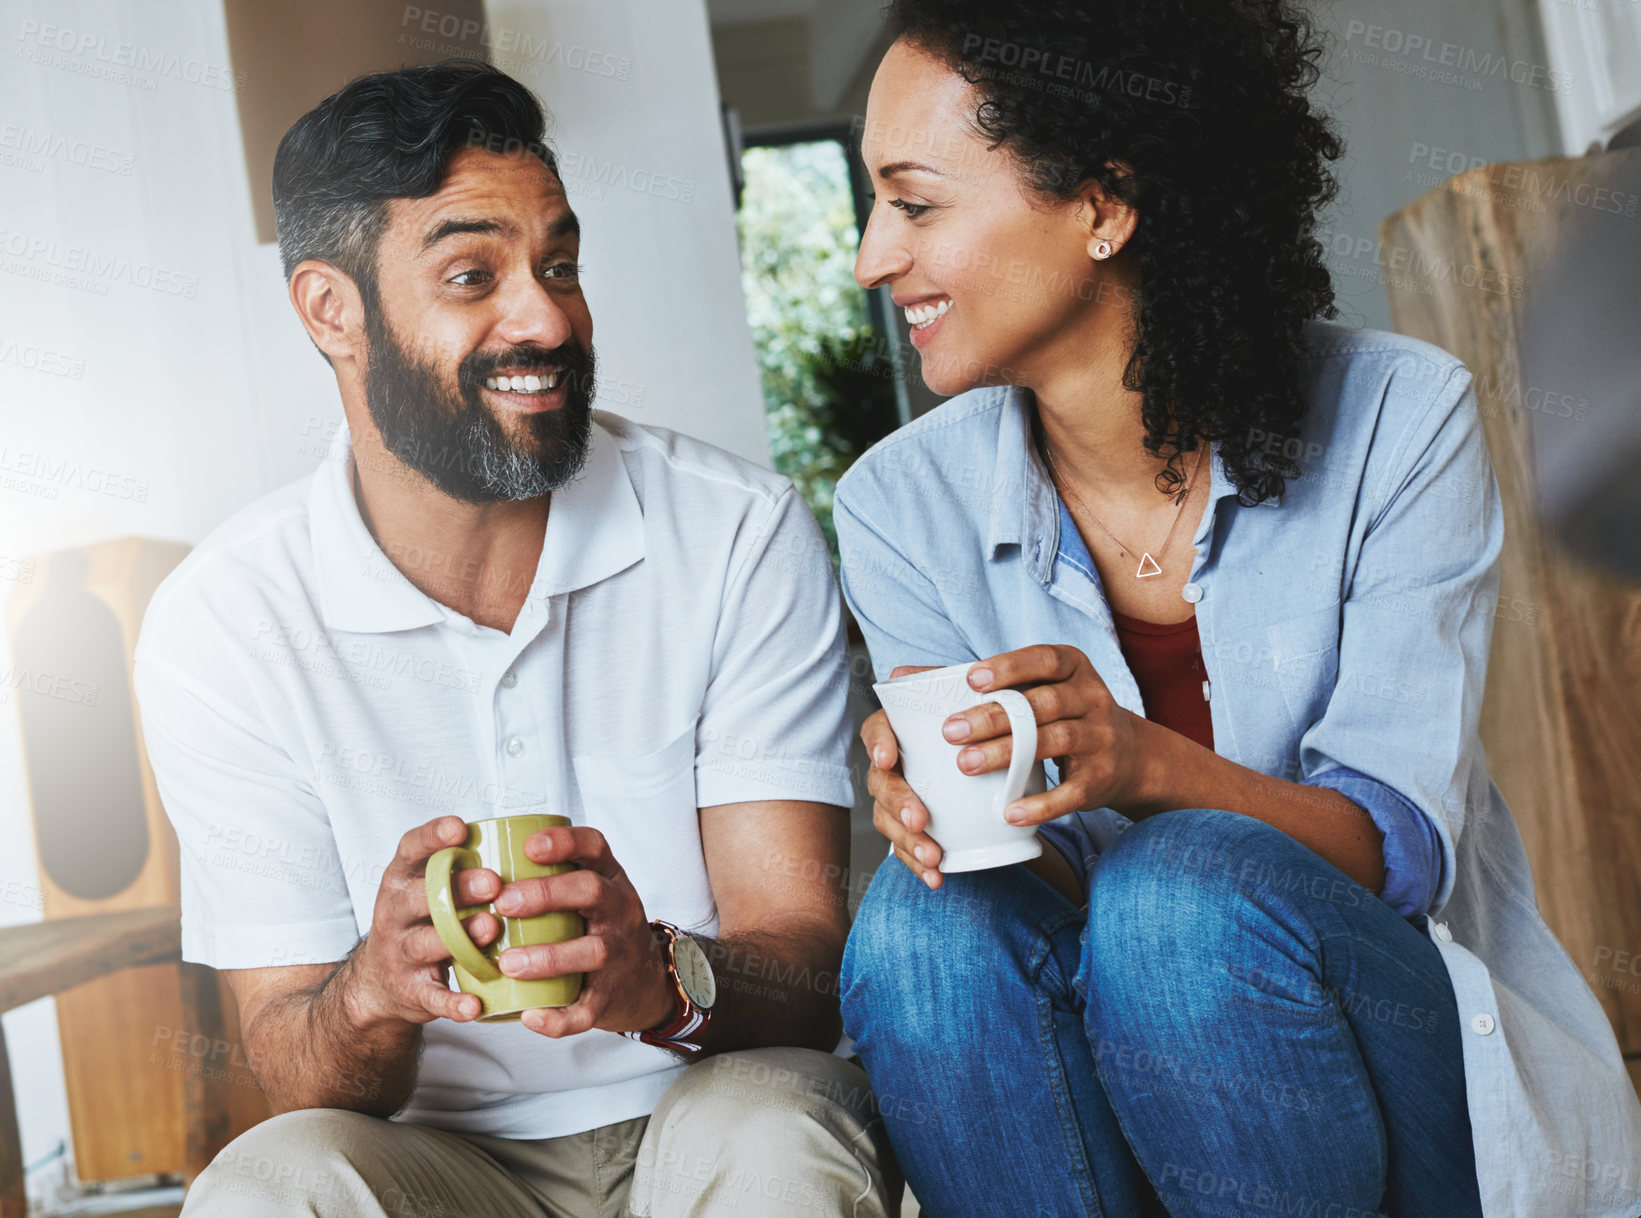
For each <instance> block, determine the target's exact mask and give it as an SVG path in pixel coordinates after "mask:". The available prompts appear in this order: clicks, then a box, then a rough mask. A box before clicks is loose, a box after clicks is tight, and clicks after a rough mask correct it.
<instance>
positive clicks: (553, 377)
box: [484, 372, 564, 393]
mask: <svg viewBox="0 0 1641 1218" xmlns="http://www.w3.org/2000/svg"><path fill="white" fill-rule="evenodd" d="M563 375H564V374H563V373H562V372H549V373H547V375H546V376H492V377H487V378H485V382H484V387H485V388H486V389H492V390H495V391H496V392H498V393H540V392H541V391H542V390H544V389H545V390H547V391H549V392H551V391H552V390H554V389H557V388H558V382H559V378H560V377H561V376H563Z"/></svg>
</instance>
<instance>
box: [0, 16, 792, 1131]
mask: <svg viewBox="0 0 1641 1218" xmlns="http://www.w3.org/2000/svg"><path fill="white" fill-rule="evenodd" d="M491 20H492V25H493V27H494V28H495V29H496V30H497V31H503V30H507V31H511V37H512V40H513V43H514V44H516V45H528V46H531V47H540V48H544V53H543V54H538V55H537V56H536V57H535V58H525V59H523V60H519V59H518V57H517V56H516V55H515V56H514V61H513V62H512V63H509V62H508V60H507V56H505V55H498V57H497V58H498V60H500V61H501V66H503V67H504V68H508V70H512V71H514V72H515V74H516V75H518V76H519V78H520V79H521V80H523V81H524V82H525V83H526V84H528V85H530V86H531V87H532V88H533V89H535V90H536V91H537V92H538V93H539V94H541V95H542V97H543V99H544V101H546V103H547V105H548V106H549V108H550V109H552V110H553V111H554V112H555V116H556V120H557V121H556V123H555V126H554V128H553V132H552V135H553V139H554V142H555V144H556V145H557V147H558V150H559V152H560V154H561V156H562V157H563V158H564V162H565V169H566V173H565V177H566V182H567V186H568V188H569V193H570V198H571V200H572V202H573V204H574V206H575V207H576V210H577V211H578V213H579V214H580V216H581V219H582V224H583V228H584V230H585V234H586V235H585V240H584V258H583V261H584V262H585V264H586V266H587V267H588V271H587V295H588V298H589V300H590V303H591V306H592V310H593V315H594V319H595V330H596V339H597V345H598V351H599V362H600V369H601V378H600V379H601V382H602V383H603V384H604V385H605V386H606V388H607V389H608V390H609V395H608V397H607V398H605V399H604V400H603V401H602V403H601V404H604V405H607V406H608V407H609V408H610V409H613V410H616V411H617V412H618V413H622V414H628V415H630V416H631V417H633V418H636V419H638V420H640V421H645V422H655V423H659V424H661V425H664V426H669V427H674V428H677V429H679V430H681V431H686V432H689V433H691V434H694V435H699V436H701V437H703V438H706V439H708V440H711V441H712V442H714V443H717V444H720V445H722V446H723V447H725V448H728V449H730V450H731V451H733V452H736V453H739V454H741V455H743V456H746V457H748V458H750V459H753V460H756V461H759V462H760V463H764V464H767V463H768V441H767V438H766V434H765V430H764V422H763V405H762V397H761V394H760V391H759V385H758V375H757V368H756V364H755V362H754V358H753V350H752V340H751V335H750V332H749V330H748V328H747V325H746V318H745V312H744V304H743V301H742V297H741V290H740V270H739V257H738V253H737V250H736V244H735V230H734V220H733V214H732V209H731V201H730V195H729V185H728V179H727V170H726V164H725V154H724V151H723V145H722V142H721V139H720V135H719V121H718V94H717V85H716V81H715V79H714V76H713V69H712V56H711V51H710V45H709V41H708V30H707V19H706V13H705V7H704V3H703V0H546V2H543V0H534V2H531V3H524V2H520V3H498V4H495V5H493V6H492V8H491ZM48 27H51V28H48ZM521 35H528V36H529V42H528V43H525V42H524V40H523V38H522V37H521ZM0 55H3V56H4V58H5V68H4V70H3V71H0V602H3V600H4V598H5V597H6V596H7V595H8V594H9V592H10V591H11V590H12V589H13V588H15V587H17V586H18V581H19V579H20V574H19V569H18V567H17V564H16V563H15V562H14V561H12V560H15V559H16V558H18V557H19V556H21V555H26V554H29V553H34V552H37V551H40V550H45V549H51V548H55V547H59V546H65V545H72V544H77V543H82V542H89V541H97V540H103V539H106V538H110V537H118V536H124V535H127V534H142V535H146V536H152V537H161V538H177V539H182V540H185V541H189V542H197V541H198V540H200V538H202V537H203V536H204V535H205V534H206V533H207V532H209V531H210V529H212V528H213V527H214V526H215V525H216V524H217V523H218V522H220V521H221V520H222V519H224V518H225V517H226V516H227V515H228V514H229V513H231V512H232V511H234V510H235V509H236V508H238V507H240V506H242V505H243V504H245V503H247V502H249V501H250V500H252V499H254V498H256V497H257V496H259V495H261V494H263V493H265V492H267V491H269V490H272V489H273V488H274V487H276V486H278V485H280V484H282V483H284V482H286V481H288V480H290V479H292V478H295V477H298V476H300V475H302V474H304V473H306V472H307V471H308V470H309V469H311V468H312V467H313V465H314V464H315V459H316V456H317V454H318V451H319V450H317V449H316V448H315V447H314V435H315V433H316V431H318V430H320V429H322V428H323V426H324V425H325V424H326V423H328V422H329V421H331V420H334V419H339V418H340V415H341V410H340V403H339V400H338V398H337V394H336V389H335V382H334V380H333V379H332V378H331V375H330V373H329V370H328V369H327V368H326V366H325V364H324V363H323V361H322V360H321V359H320V358H319V356H318V354H317V353H316V352H315V351H314V350H313V349H312V347H311V346H309V344H308V342H307V339H306V337H305V336H304V335H303V333H302V331H301V329H300V327H299V326H298V324H297V322H296V320H295V318H294V316H292V314H291V311H290V308H289V305H288V304H287V303H286V300H285V296H284V287H283V283H282V281H281V278H280V275H279V270H278V259H277V257H276V251H275V249H274V247H273V246H272V245H267V246H259V245H257V243H256V239H255V235H254V229H253V225H252V216H251V207H250V201H249V195H248V190H247V186H246V175H245V170H244V161H243V156H242V152H241V147H240V135H239V124H238V118H237V112H236V110H235V101H234V95H233V93H232V92H231V91H230V90H227V89H224V88H221V87H217V86H219V85H221V84H225V83H230V82H231V81H232V76H231V72H232V65H231V63H230V59H229V54H228V44H227V35H226V31H225V26H224V22H223V16H222V11H221V7H220V5H219V4H216V3H212V2H211V0H69V2H65V0H0ZM133 60H135V61H137V62H135V63H133ZM566 64H574V65H578V66H577V67H567V66H565V65H566ZM122 65H123V66H122ZM609 65H616V71H615V72H613V73H611V74H604V73H605V72H606V71H607V69H608V66H609ZM315 100H316V101H317V100H318V99H317V98H316V99H315ZM31 150H32V151H31ZM88 259H94V260H95V262H96V265H95V266H93V267H90V268H89V269H87V268H86V267H84V265H83V264H84V262H85V261H87V260H88ZM74 267H79V268H80V269H79V270H78V271H74V270H73V269H72V268H74ZM39 276H45V277H46V280H47V281H42V280H41V279H40V278H39ZM53 276H58V277H59V278H67V279H71V282H50V281H49V280H50V279H51V278H52V277H53ZM156 281H157V282H156ZM178 289H180V291H179V290H178ZM42 460H44V461H45V462H46V463H47V466H46V467H45V468H44V470H43V472H42V465H41V462H42ZM4 646H5V645H4V642H3V641H0V675H5V674H8V673H9V672H10V671H11V667H12V665H11V660H10V658H9V656H7V655H6V654H5V652H4ZM5 692H6V687H5V686H4V685H3V684H0V698H4V701H3V703H0V840H4V841H5V842H6V843H7V848H6V849H5V850H3V851H0V925H10V924H15V923H21V922H26V921H31V920H33V919H34V918H36V917H38V911H37V909H36V908H35V907H34V906H33V904H32V902H31V901H30V900H29V899H28V898H29V894H30V893H32V892H33V890H34V886H35V885H36V883H37V876H36V873H35V867H34V861H33V860H34V853H33V843H32V833H31V829H30V822H29V816H28V812H27V808H26V806H25V802H24V792H23V789H22V781H21V777H20V762H19V756H18V754H19V731H18V726H17V716H16V710H15V707H16V702H17V699H18V698H20V697H27V696H31V695H30V694H28V693H27V692H26V691H22V692H12V693H11V694H10V696H9V697H5ZM5 1031H6V1035H7V1037H8V1039H9V1041H10V1044H11V1058H12V1065H13V1070H14V1071H15V1078H16V1086H17V1091H18V1099H19V1107H20V1109H21V1112H22V1117H23V1121H22V1132H23V1152H24V1156H25V1160H26V1161H32V1160H34V1159H36V1158H39V1157H41V1156H43V1155H45V1154H46V1153H47V1152H49V1151H50V1150H51V1148H52V1147H53V1146H54V1145H56V1143H57V1141H58V1140H59V1139H60V1138H64V1137H66V1136H67V1128H68V1123H67V1112H66V1107H65V1103H64V1099H63V1091H62V1083H61V1071H60V1067H59V1064H58V1056H57V1045H56V1036H55V1022H54V1019H53V1017H52V1013H51V1010H50V1002H49V1000H48V1001H45V1002H41V1003H36V1004H34V1005H33V1006H31V1007H28V1008H25V1009H22V1010H19V1011H16V1012H14V1013H12V1014H10V1015H8V1016H6V1019H5Z"/></svg>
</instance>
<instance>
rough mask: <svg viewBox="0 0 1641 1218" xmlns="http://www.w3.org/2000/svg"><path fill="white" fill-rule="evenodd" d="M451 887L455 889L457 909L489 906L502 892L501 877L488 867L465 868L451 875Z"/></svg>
mask: <svg viewBox="0 0 1641 1218" xmlns="http://www.w3.org/2000/svg"><path fill="white" fill-rule="evenodd" d="M450 885H451V887H452V888H453V889H455V894H456V908H457V909H466V908H468V907H469V906H472V905H487V904H489V903H490V902H491V901H493V900H495V899H496V894H497V893H499V892H500V891H501V876H500V875H499V874H498V873H496V872H494V871H491V870H490V868H488V867H463V868H462V869H461V870H460V871H456V872H452V873H451V880H450Z"/></svg>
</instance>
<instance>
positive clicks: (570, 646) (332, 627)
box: [135, 411, 854, 1138]
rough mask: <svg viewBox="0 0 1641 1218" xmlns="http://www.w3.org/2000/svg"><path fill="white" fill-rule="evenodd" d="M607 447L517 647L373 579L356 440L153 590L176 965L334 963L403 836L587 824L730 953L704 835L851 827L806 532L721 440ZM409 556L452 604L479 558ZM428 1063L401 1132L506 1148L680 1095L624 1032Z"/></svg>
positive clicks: (660, 1066) (498, 1029)
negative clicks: (707, 822) (525, 822)
mask: <svg viewBox="0 0 1641 1218" xmlns="http://www.w3.org/2000/svg"><path fill="white" fill-rule="evenodd" d="M593 417H594V420H595V424H594V427H593V429H592V437H593V438H592V446H591V450H590V453H589V455H588V458H587V462H586V465H585V467H584V468H583V470H582V472H581V474H580V475H579V476H578V478H577V479H576V480H575V481H574V482H572V483H570V484H569V485H567V486H565V487H562V488H561V489H560V490H558V491H556V492H555V493H554V494H553V496H552V501H551V506H550V510H549V512H548V519H547V533H546V541H545V544H544V546H543V549H542V554H541V560H540V563H539V565H538V567H537V570H536V573H535V579H534V581H533V583H532V584H531V586H530V588H529V592H528V595H527V597H526V599H525V603H524V608H523V610H522V612H521V613H520V614H519V617H518V621H517V622H516V624H515V625H514V628H513V631H512V633H511V634H504V633H502V632H501V631H498V630H494V629H490V628H488V627H483V626H478V625H475V624H474V623H473V622H472V621H471V620H470V619H468V618H467V617H465V616H464V615H462V614H460V613H457V612H455V611H454V610H451V609H449V608H446V607H445V606H444V605H442V604H440V603H438V602H437V601H434V600H432V599H431V598H429V597H428V596H426V595H424V594H423V593H422V592H420V591H418V590H417V589H416V587H415V586H414V585H412V584H411V583H410V581H409V580H407V579H406V578H405V577H404V576H403V575H402V574H401V573H400V572H399V570H398V569H397V568H396V567H395V566H394V565H393V563H392V562H390V561H389V560H388V559H387V557H386V556H385V555H384V554H383V553H382V551H381V550H380V549H379V548H378V546H377V545H376V542H375V541H374V539H373V538H372V537H371V534H370V532H369V531H368V530H367V529H366V527H365V525H364V522H363V520H362V519H361V517H360V515H359V510H358V506H357V504H356V502H355V500H354V497H353V491H352V468H353V466H352V458H351V452H350V449H349V444H348V438H347V435H346V433H345V431H344V432H343V433H342V434H341V435H339V437H338V440H337V443H336V444H335V445H333V447H332V451H331V456H330V459H328V460H326V461H324V462H322V463H321V465H320V467H319V469H318V470H317V471H316V472H315V473H314V474H312V475H310V476H309V477H308V478H304V479H302V480H300V481H299V482H296V483H293V484H292V485H290V486H288V487H286V488H284V489H283V490H280V491H277V492H275V493H274V494H272V495H270V496H268V497H267V498H265V499H262V500H261V501H259V502H257V503H255V504H253V505H251V506H250V507H248V508H246V509H245V510H244V511H242V512H240V513H238V514H237V515H235V516H234V517H233V518H232V519H230V520H229V521H228V522H227V523H225V524H223V525H222V526H221V527H220V528H218V529H217V530H215V531H214V532H213V533H212V534H211V535H210V536H209V537H207V538H206V539H205V541H204V542H202V543H201V544H200V546H199V548H198V549H196V550H195V551H194V552H193V553H192V554H190V555H189V556H188V558H187V559H186V560H185V561H184V562H183V563H182V565H181V566H179V567H178V568H177V569H176V571H175V572H173V573H172V574H171V576H170V577H169V578H168V579H167V580H166V581H165V582H164V584H163V585H161V587H160V589H159V591H158V592H157V593H156V594H155V596H154V599H153V602H152V604H151V605H150V607H149V610H148V614H147V617H146V618H145V620H144V622H143V629H142V636H141V640H140V642H139V644H138V647H137V657H136V672H135V685H136V692H137V698H138V702H139V705H140V708H141V716H142V726H143V732H144V736H145V738H146V742H147V747H148V753H149V757H150V758H151V759H152V762H153V766H154V772H155V776H156V778H157V780H158V784H159V790H160V795H161V797H162V798H163V800H164V803H165V808H166V812H167V813H168V814H169V816H170V818H171V821H172V823H173V824H174V825H175V827H176V830H177V836H178V839H179V841H180V844H181V865H182V877H181V878H182V950H183V958H184V959H185V960H195V961H199V962H201V963H204V964H209V965H214V966H215V967H217V968H225V969H236V968H258V967H263V966H267V965H281V964H304V963H316V962H321V961H332V960H340V959H342V958H343V957H344V956H345V955H346V954H347V953H348V951H349V950H350V949H351V948H352V947H353V946H354V944H355V943H356V942H357V941H358V939H359V936H360V935H361V934H363V933H364V932H365V931H366V930H368V929H369V927H370V924H371V911H372V908H373V906H374V904H375V900H376V891H377V887H378V885H379V884H380V881H381V876H382V872H383V870H384V868H385V867H386V865H387V863H388V861H389V860H390V859H391V858H392V857H393V853H394V851H395V849H396V848H397V845H398V842H399V839H400V837H401V836H402V835H403V834H404V833H405V832H406V831H407V830H409V829H411V828H413V827H414V826H416V825H420V824H423V823H425V822H426V821H429V820H431V819H433V818H434V817H436V816H440V815H445V814H449V813H453V814H455V815H458V816H461V817H463V818H464V819H466V820H476V819H478V818H480V817H485V816H490V815H494V814H497V813H508V812H524V811H546V812H553V813H558V814H561V815H564V816H568V817H569V818H570V819H571V820H572V821H573V822H575V823H576V824H586V825H593V826H596V827H597V828H598V829H600V830H602V831H603V833H604V834H605V836H606V837H607V838H608V839H609V843H610V847H611V850H612V851H613V853H614V855H615V857H616V859H617V860H618V861H619V862H620V863H621V865H622V866H623V867H624V868H625V869H626V871H627V874H628V876H630V877H631V879H632V881H633V884H634V885H635V886H636V888H637V890H638V892H639V895H640V896H641V897H642V898H643V901H644V908H645V910H646V912H647V913H648V915H649V916H650V917H651V918H664V919H666V920H668V921H670V922H674V923H676V924H678V925H680V926H682V927H684V928H685V929H694V930H700V931H702V932H704V933H707V934H712V933H714V932H715V931H716V930H717V910H716V906H715V905H714V903H713V898H712V890H711V888H710V886H709V884H708V882H707V874H706V868H705V866H704V865H703V862H702V856H701V838H700V829H699V822H698V816H697V809H698V808H700V807H710V806H713V805H716V804H727V803H739V802H742V801H749V800H765V799H801V800H813V801H817V802H820V803H825V804H834V805H839V806H843V807H847V806H849V805H851V804H852V803H853V802H854V792H853V790H852V787H851V782H850V776H849V772H848V748H849V737H850V724H849V721H848V710H847V706H846V700H847V693H848V666H847V661H846V659H845V651H844V636H843V619H842V609H841V600H840V597H839V595H838V591H837V585H836V583H835V581H834V579H833V575H832V569H831V563H830V560H829V559H828V557H827V553H826V546H825V542H824V541H823V539H822V537H821V534H820V529H819V528H818V526H817V525H816V523H815V520H814V517H813V516H812V515H811V514H810V512H809V509H808V507H807V506H806V505H805V504H804V503H803V501H802V500H801V499H799V498H798V497H797V495H796V494H795V492H794V491H793V489H792V486H791V483H790V482H789V481H788V479H786V478H784V477H782V476H780V475H777V474H774V473H771V472H770V471H768V470H764V469H761V468H759V467H757V466H755V465H753V464H751V463H750V462H747V461H744V460H741V459H740V458H737V457H734V456H732V455H730V454H729V453H726V452H724V451H722V450H720V449H718V448H715V447H713V446H711V445H709V444H706V443H704V442H702V441H699V440H693V439H690V438H689V437H686V436H682V435H679V434H677V433H675V432H672V431H668V430H666V429H663V428H658V427H645V426H640V425H638V424H635V423H633V422H631V421H629V420H626V419H623V418H621V417H619V416H617V415H612V414H609V413H606V412H604V411H595V412H594V416H593ZM400 557H401V559H402V560H403V561H405V562H406V563H407V565H408V564H410V563H425V564H433V565H435V566H437V567H438V568H440V569H441V570H442V571H447V572H448V574H449V575H451V576H456V577H459V576H460V575H461V568H462V563H463V558H462V556H460V555H438V554H426V555H417V554H405V555H402V556H400ZM424 1037H425V1042H424V1043H425V1047H424V1052H423V1056H422V1060H421V1067H420V1072H419V1075H418V1078H417V1083H416V1090H415V1092H414V1094H413V1095H412V1096H411V1099H410V1102H409V1104H408V1105H407V1106H406V1108H405V1109H404V1110H403V1111H402V1112H401V1113H400V1118H401V1119H405V1120H411V1121H416V1122H420V1123H424V1124H427V1125H434V1126H438V1127H441V1128H446V1129H456V1130H462V1131H468V1132H477V1133H486V1134H493V1135H497V1136H503V1137H514V1138H542V1137H556V1136H559V1135H562V1134H569V1133H576V1132H579V1131H582V1130H586V1129H591V1128H595V1127H597V1126H600V1125H606V1124H610V1123H612V1122H615V1121H621V1120H626V1119H629V1118H631V1117H635V1116H641V1115H643V1114H646V1113H648V1112H650V1111H651V1109H652V1108H653V1107H654V1105H655V1102H656V1101H657V1099H658V1098H659V1097H660V1095H661V1093H662V1092H663V1091H664V1090H665V1089H666V1087H667V1085H668V1083H670V1082H671V1081H672V1079H673V1078H674V1077H675V1075H676V1074H677V1072H678V1071H679V1070H680V1069H681V1068H682V1067H681V1066H680V1064H679V1063H678V1059H677V1058H675V1057H673V1056H672V1055H671V1054H668V1053H667V1052H665V1051H664V1050H661V1049H655V1048H651V1047H649V1046H647V1045H642V1044H639V1043H637V1042H635V1041H630V1040H627V1039H626V1038H624V1037H621V1036H617V1035H615V1034H614V1033H609V1032H601V1031H592V1032H587V1033H584V1034H582V1035H580V1036H576V1037H571V1038H569V1039H567V1040H563V1041H554V1040H550V1039H548V1038H546V1037H543V1036H539V1035H537V1034H535V1033H533V1032H531V1031H529V1030H528V1029H526V1028H524V1027H522V1026H521V1025H519V1024H516V1023H504V1024H493V1025H485V1024H457V1023H454V1022H452V1021H450V1020H444V1019H440V1020H435V1021H434V1022H432V1023H430V1024H428V1025H426V1028H425V1032H424ZM358 1085H359V1086H362V1087H363V1086H368V1083H366V1082H365V1081H363V1080H359V1083H358Z"/></svg>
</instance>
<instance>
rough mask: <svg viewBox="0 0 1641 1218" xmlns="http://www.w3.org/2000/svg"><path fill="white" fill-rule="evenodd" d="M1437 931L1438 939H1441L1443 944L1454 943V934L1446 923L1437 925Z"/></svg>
mask: <svg viewBox="0 0 1641 1218" xmlns="http://www.w3.org/2000/svg"><path fill="white" fill-rule="evenodd" d="M1435 930H1436V938H1438V939H1440V940H1441V941H1442V942H1443V943H1451V942H1453V932H1452V931H1450V930H1448V929H1447V923H1446V922H1438V923H1436V927H1435Z"/></svg>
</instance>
